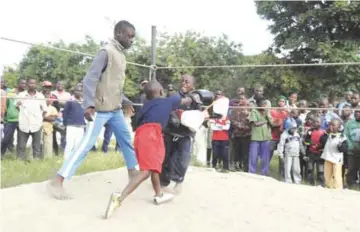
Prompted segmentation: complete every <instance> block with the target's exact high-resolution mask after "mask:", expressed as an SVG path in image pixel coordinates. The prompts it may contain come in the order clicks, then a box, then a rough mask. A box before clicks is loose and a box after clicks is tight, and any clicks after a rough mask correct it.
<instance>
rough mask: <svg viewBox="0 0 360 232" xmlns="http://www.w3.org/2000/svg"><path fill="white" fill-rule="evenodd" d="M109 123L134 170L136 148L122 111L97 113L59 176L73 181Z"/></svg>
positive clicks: (130, 167) (122, 151)
mask: <svg viewBox="0 0 360 232" xmlns="http://www.w3.org/2000/svg"><path fill="white" fill-rule="evenodd" d="M105 123H108V124H109V125H110V126H111V128H112V130H113V132H114V134H115V137H116V141H117V142H118V143H119V144H120V148H121V153H122V154H123V156H124V160H125V163H126V166H127V168H128V169H133V168H135V166H136V165H137V160H136V156H135V152H134V147H133V145H132V142H131V136H130V132H129V131H128V127H127V125H126V121H125V118H124V114H123V112H122V111H121V110H119V111H113V112H96V113H95V116H94V121H93V122H90V123H89V124H88V125H87V128H86V132H85V134H84V137H83V139H82V140H81V142H80V144H79V146H78V147H77V149H75V150H74V151H73V152H72V153H71V154H70V156H69V158H68V159H66V160H65V161H64V163H63V165H62V167H61V168H60V170H59V172H58V174H59V175H60V176H62V177H64V178H66V179H71V177H72V176H73V175H74V174H75V172H76V170H77V169H78V167H79V166H80V164H81V163H82V161H83V160H84V159H85V157H86V155H87V153H88V152H89V151H90V149H91V148H92V147H93V146H94V144H95V142H96V138H97V137H98V136H99V134H100V131H101V129H102V128H103V126H104V125H105Z"/></svg>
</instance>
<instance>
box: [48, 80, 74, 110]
mask: <svg viewBox="0 0 360 232" xmlns="http://www.w3.org/2000/svg"><path fill="white" fill-rule="evenodd" d="M51 94H52V95H55V96H56V97H57V98H58V99H59V102H60V105H61V108H63V107H64V105H65V103H66V102H67V101H69V100H70V99H71V94H70V93H69V92H66V91H65V89H64V82H63V81H58V82H57V83H56V90H54V91H52V92H51Z"/></svg>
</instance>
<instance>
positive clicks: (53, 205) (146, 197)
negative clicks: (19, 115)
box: [1, 168, 360, 232]
mask: <svg viewBox="0 0 360 232" xmlns="http://www.w3.org/2000/svg"><path fill="white" fill-rule="evenodd" d="M126 180H127V175H126V171H125V170H124V169H120V170H114V171H106V172H99V173H92V174H89V175H85V176H81V177H76V178H74V179H73V181H72V182H70V183H69V184H68V185H67V187H68V188H69V190H71V192H72V193H73V195H74V197H75V199H73V200H71V201H63V202H61V201H56V200H53V199H51V198H50V197H48V196H47V195H46V192H45V183H38V184H29V185H23V186H19V187H15V188H9V189H4V190H1V196H2V201H1V202H2V215H1V219H2V229H3V230H2V231H6V232H24V231H28V232H30V231H34V232H35V231H39V232H42V231H51V232H64V231H68V232H73V231H74V232H75V231H77V232H111V231H117V232H118V231H132V232H137V231H156V232H162V231H164V232H165V231H166V232H177V231H184V232H191V231H195V232H199V231H204V232H209V231H214V232H220V231H226V232H232V231H234V232H241V231H244V232H252V231H259V232H260V231H261V232H265V231H266V232H271V231H275V232H281V231H286V232H297V231H299V232H311V231H314V232H320V231H321V232H323V231H336V232H339V231H341V232H343V231H354V232H359V231H360V220H359V211H360V193H359V192H355V191H347V190H344V191H331V190H327V189H323V188H320V187H309V186H296V185H289V184H284V183H280V182H277V181H275V180H272V179H269V178H261V177H260V178H259V177H256V176H252V175H248V174H242V173H230V174H220V173H216V172H212V171H208V170H206V169H198V168H192V169H191V170H190V171H189V173H188V175H187V179H186V182H185V185H184V189H183V192H182V194H181V195H179V196H177V197H176V198H175V199H174V201H172V202H170V203H168V204H164V205H161V206H155V205H153V204H152V203H151V200H152V195H153V193H152V190H151V184H150V182H147V183H146V184H144V185H143V186H141V187H140V188H139V189H138V191H136V192H135V193H134V194H133V195H132V196H131V197H130V198H129V199H128V201H127V202H125V203H124V204H123V206H122V208H120V209H119V210H118V211H117V212H116V214H114V217H113V218H112V219H111V220H108V221H105V220H103V219H101V217H102V215H103V213H104V210H105V206H106V204H107V201H108V197H109V194H110V193H111V192H112V191H114V190H115V189H117V187H119V186H120V187H123V186H124V185H125V184H126Z"/></svg>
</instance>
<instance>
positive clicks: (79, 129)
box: [63, 86, 85, 159]
mask: <svg viewBox="0 0 360 232" xmlns="http://www.w3.org/2000/svg"><path fill="white" fill-rule="evenodd" d="M81 91H82V89H81V87H79V86H76V87H75V89H74V100H73V101H68V102H66V103H65V106H64V111H63V123H64V126H65V127H66V146H65V152H64V159H67V158H68V157H69V155H70V154H71V152H72V151H73V150H74V149H75V147H77V146H78V144H79V143H80V141H81V139H82V137H83V135H84V128H85V120H84V109H83V108H82V106H81V101H82V92H81Z"/></svg>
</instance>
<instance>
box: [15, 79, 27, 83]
mask: <svg viewBox="0 0 360 232" xmlns="http://www.w3.org/2000/svg"><path fill="white" fill-rule="evenodd" d="M22 81H26V80H25V79H24V78H19V79H18V81H17V83H18V84H20V82H22Z"/></svg>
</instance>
